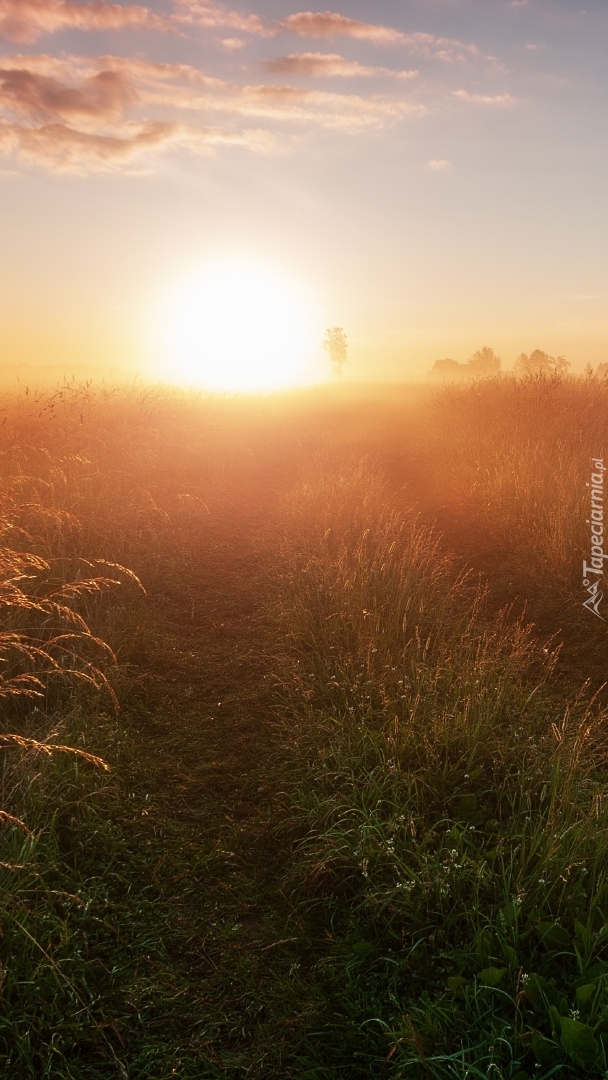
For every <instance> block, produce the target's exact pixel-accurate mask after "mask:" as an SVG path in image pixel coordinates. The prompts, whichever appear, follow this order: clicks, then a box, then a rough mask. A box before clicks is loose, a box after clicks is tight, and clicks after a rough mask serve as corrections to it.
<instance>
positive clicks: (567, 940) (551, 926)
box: [534, 922, 572, 949]
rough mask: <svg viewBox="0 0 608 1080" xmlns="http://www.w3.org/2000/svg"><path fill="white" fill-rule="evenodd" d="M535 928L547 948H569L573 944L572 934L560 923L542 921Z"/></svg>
mask: <svg viewBox="0 0 608 1080" xmlns="http://www.w3.org/2000/svg"><path fill="white" fill-rule="evenodd" d="M534 929H535V930H536V933H537V935H538V937H539V938H540V940H541V942H542V943H543V945H544V946H545V947H546V948H547V949H569V948H570V947H571V945H572V938H571V937H570V934H569V933H568V931H567V930H564V928H563V926H560V925H559V923H551V922H540V923H537V925H536V926H535V928H534Z"/></svg>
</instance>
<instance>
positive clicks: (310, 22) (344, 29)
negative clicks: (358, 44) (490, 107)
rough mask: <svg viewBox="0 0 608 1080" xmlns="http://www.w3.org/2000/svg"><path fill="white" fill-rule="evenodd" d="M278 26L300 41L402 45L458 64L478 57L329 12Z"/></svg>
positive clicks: (447, 43) (443, 42) (457, 44)
mask: <svg viewBox="0 0 608 1080" xmlns="http://www.w3.org/2000/svg"><path fill="white" fill-rule="evenodd" d="M277 25H278V28H280V29H281V30H286V31H289V32H291V33H293V34H298V35H299V36H300V37H311V38H331V37H347V38H353V39H355V40H358V41H369V42H373V43H374V44H376V45H402V46H405V47H406V48H407V49H408V50H410V51H412V52H416V53H419V54H420V55H423V56H428V57H433V58H435V59H439V60H461V59H464V58H465V57H471V56H477V54H478V50H477V47H476V46H475V45H470V44H465V43H464V42H462V41H457V40H456V39H454V38H443V37H435V35H434V34H425V33H420V32H416V33H411V34H406V33H404V32H403V31H401V30H396V29H394V28H393V27H391V26H380V25H377V24H376V23H368V22H361V21H360V20H359V19H350V18H347V17H346V16H345V15H339V14H337V13H336V12H332V11H324V12H312V11H300V12H297V13H296V14H295V15H289V16H288V17H287V18H286V19H282V20H281V21H280V22H279V23H278V24H277Z"/></svg>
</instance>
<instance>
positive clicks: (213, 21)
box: [173, 0, 273, 37]
mask: <svg viewBox="0 0 608 1080" xmlns="http://www.w3.org/2000/svg"><path fill="white" fill-rule="evenodd" d="M174 3H175V5H176V7H177V11H176V13H175V14H174V16H173V19H174V20H175V22H178V23H189V24H191V25H195V26H205V27H211V28H216V27H228V28H230V29H232V30H241V31H243V32H245V33H247V34H257V35H258V36H261V37H270V36H271V35H272V34H273V30H272V29H270V28H269V27H268V26H267V24H266V22H265V21H264V19H262V18H261V16H260V15H241V14H240V12H238V11H228V10H227V9H226V8H224V7H222V6H221V5H220V4H214V3H207V2H206V0H174Z"/></svg>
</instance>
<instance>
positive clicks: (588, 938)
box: [574, 919, 593, 956]
mask: <svg viewBox="0 0 608 1080" xmlns="http://www.w3.org/2000/svg"><path fill="white" fill-rule="evenodd" d="M574 944H575V945H577V946H578V948H579V950H580V952H581V953H582V954H583V955H584V956H587V955H588V954H589V953H590V952H591V949H592V947H593V934H592V932H591V930H590V929H589V927H587V926H583V924H582V923H580V922H579V921H578V919H575V920H574Z"/></svg>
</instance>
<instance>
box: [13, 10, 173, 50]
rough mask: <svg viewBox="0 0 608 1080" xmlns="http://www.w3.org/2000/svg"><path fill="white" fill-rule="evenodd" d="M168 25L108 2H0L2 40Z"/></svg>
mask: <svg viewBox="0 0 608 1080" xmlns="http://www.w3.org/2000/svg"><path fill="white" fill-rule="evenodd" d="M168 25H169V24H168V22H167V20H165V19H162V18H161V17H160V16H158V15H155V14H154V13H153V12H151V11H149V9H148V8H146V7H141V6H140V5H138V4H136V5H131V4H125V5H123V4H109V3H106V2H105V0H92V2H89V3H78V2H75V0H0V37H4V38H7V39H8V40H9V41H15V42H32V41H36V40H37V39H38V38H39V37H41V36H42V35H43V34H54V33H56V32H57V31H58V30H66V29H72V30H118V29H122V28H124V27H140V28H141V27H153V28H155V29H162V28H166V27H167V26H168Z"/></svg>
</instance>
